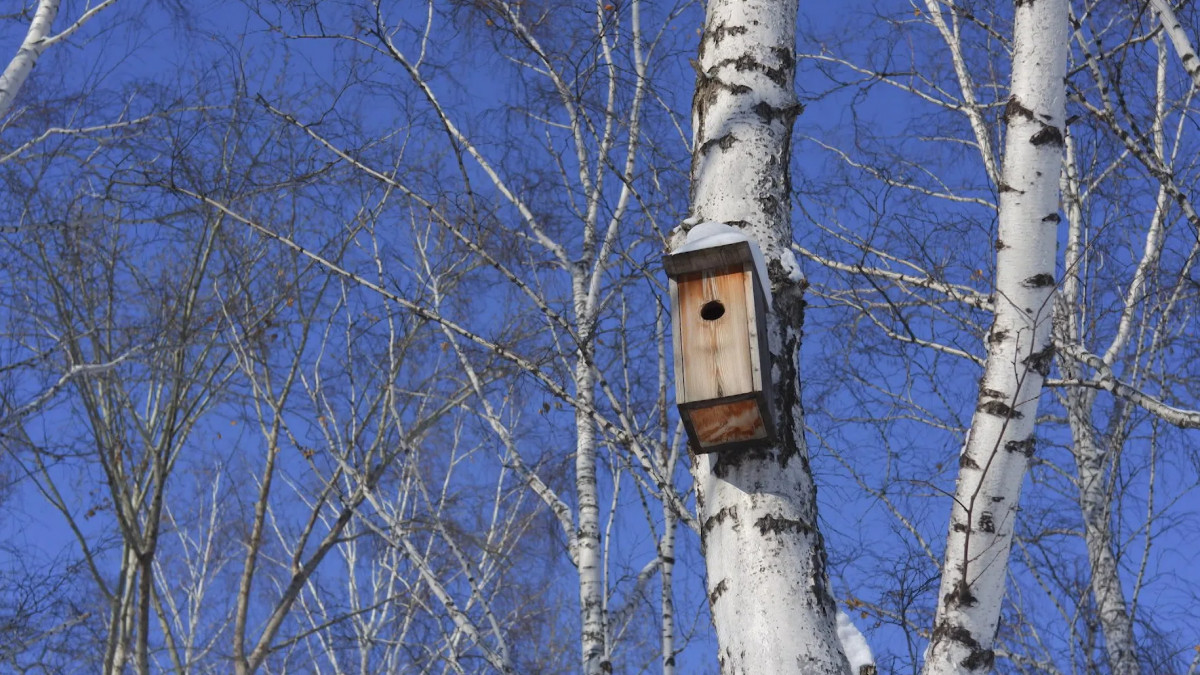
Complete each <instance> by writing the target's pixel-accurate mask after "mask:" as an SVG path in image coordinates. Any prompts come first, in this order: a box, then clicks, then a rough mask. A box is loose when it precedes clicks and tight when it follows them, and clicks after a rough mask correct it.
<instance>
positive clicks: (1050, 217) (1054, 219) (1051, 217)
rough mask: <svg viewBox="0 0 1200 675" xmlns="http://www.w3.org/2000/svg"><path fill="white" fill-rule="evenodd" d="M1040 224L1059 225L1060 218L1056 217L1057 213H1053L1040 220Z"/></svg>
mask: <svg viewBox="0 0 1200 675" xmlns="http://www.w3.org/2000/svg"><path fill="white" fill-rule="evenodd" d="M1042 222H1043V223H1056V224H1057V223H1061V222H1062V216H1060V215H1058V212H1057V211H1055V212H1054V213H1051V214H1050V215H1048V216H1046V217H1045V218H1042Z"/></svg>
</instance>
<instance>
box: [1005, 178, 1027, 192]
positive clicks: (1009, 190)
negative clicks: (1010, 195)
mask: <svg viewBox="0 0 1200 675" xmlns="http://www.w3.org/2000/svg"><path fill="white" fill-rule="evenodd" d="M1000 192H1022V191H1021V190H1018V189H1017V188H1015V187H1013V186H1011V185H1009V184H1008V183H1005V182H1004V181H1000Z"/></svg>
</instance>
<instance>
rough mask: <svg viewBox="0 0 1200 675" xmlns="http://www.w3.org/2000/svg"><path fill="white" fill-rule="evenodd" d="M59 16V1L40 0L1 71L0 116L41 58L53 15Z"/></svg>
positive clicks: (0, 117) (10, 104)
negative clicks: (22, 37)
mask: <svg viewBox="0 0 1200 675" xmlns="http://www.w3.org/2000/svg"><path fill="white" fill-rule="evenodd" d="M56 16H58V0H41V1H40V2H38V5H37V9H36V10H34V13H33V20H32V21H30V22H29V31H28V32H26V33H25V39H24V40H22V41H21V46H20V48H18V49H17V53H16V55H15V56H13V57H12V60H11V61H9V62H8V67H6V68H5V69H4V73H3V74H0V119H2V118H3V117H4V116H5V115H7V114H8V111H9V109H11V108H12V104H13V100H15V99H16V98H17V94H18V93H19V92H20V91H21V87H22V86H23V85H24V84H25V80H26V79H28V78H29V73H31V72H33V67H34V66H35V65H37V62H38V58H40V57H41V55H42V52H43V51H45V50H46V46H47V45H48V44H49V37H50V28H51V26H53V25H54V18H55V17H56Z"/></svg>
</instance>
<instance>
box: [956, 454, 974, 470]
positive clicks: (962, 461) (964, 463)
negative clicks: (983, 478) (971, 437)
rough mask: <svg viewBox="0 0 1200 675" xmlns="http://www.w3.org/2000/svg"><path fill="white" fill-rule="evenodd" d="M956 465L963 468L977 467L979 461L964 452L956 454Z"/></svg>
mask: <svg viewBox="0 0 1200 675" xmlns="http://www.w3.org/2000/svg"><path fill="white" fill-rule="evenodd" d="M958 466H959V468H963V469H978V468H979V463H978V462H976V461H975V460H973V459H971V456H970V455H968V454H967V453H965V452H964V453H963V454H961V455H959V456H958Z"/></svg>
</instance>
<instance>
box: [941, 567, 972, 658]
mask: <svg viewBox="0 0 1200 675" xmlns="http://www.w3.org/2000/svg"><path fill="white" fill-rule="evenodd" d="M946 604H947V605H955V606H958V607H974V606H975V605H977V604H979V598H976V597H975V594H974V593H972V592H971V585H970V584H968V583H967V582H966V581H965V580H963V579H959V580H958V583H956V584H954V589H953V590H951V591H950V592H949V593H947V594H946ZM964 630H965V629H964ZM964 644H965V643H964Z"/></svg>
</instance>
